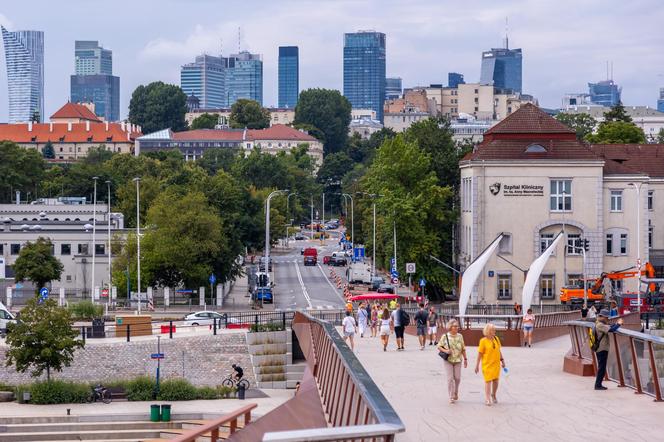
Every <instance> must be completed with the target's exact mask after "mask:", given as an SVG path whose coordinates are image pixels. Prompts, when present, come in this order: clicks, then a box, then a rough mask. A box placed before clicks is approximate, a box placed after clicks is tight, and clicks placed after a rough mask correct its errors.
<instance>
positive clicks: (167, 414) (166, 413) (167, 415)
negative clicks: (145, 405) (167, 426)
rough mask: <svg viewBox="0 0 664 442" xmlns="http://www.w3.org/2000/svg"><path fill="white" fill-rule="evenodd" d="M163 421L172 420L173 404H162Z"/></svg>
mask: <svg viewBox="0 0 664 442" xmlns="http://www.w3.org/2000/svg"><path fill="white" fill-rule="evenodd" d="M161 421H162V422H170V421H171V406H170V404H162V406H161Z"/></svg>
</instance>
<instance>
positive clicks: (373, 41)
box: [344, 31, 385, 122]
mask: <svg viewBox="0 0 664 442" xmlns="http://www.w3.org/2000/svg"><path fill="white" fill-rule="evenodd" d="M344 96H345V97H346V98H348V100H349V101H350V104H351V105H352V106H353V107H354V108H355V109H372V110H374V111H376V116H377V117H378V119H379V120H380V121H381V122H382V121H383V104H384V102H385V34H383V33H382V32H374V31H359V32H355V33H349V34H344Z"/></svg>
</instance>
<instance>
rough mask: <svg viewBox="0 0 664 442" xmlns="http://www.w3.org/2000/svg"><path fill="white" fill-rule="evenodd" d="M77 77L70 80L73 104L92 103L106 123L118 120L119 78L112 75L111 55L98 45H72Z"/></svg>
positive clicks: (79, 43)
mask: <svg viewBox="0 0 664 442" xmlns="http://www.w3.org/2000/svg"><path fill="white" fill-rule="evenodd" d="M74 59H75V64H76V74H75V75H72V76H71V78H70V92H71V96H70V99H71V101H72V102H73V103H86V102H92V103H94V105H95V113H96V114H97V115H98V116H100V117H102V118H103V119H104V120H106V121H119V120H120V77H116V76H114V75H113V52H112V51H111V50H109V49H104V48H102V47H101V46H99V42H98V41H88V40H85V41H79V40H77V41H76V42H75V43H74Z"/></svg>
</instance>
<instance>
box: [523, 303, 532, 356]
mask: <svg viewBox="0 0 664 442" xmlns="http://www.w3.org/2000/svg"><path fill="white" fill-rule="evenodd" d="M534 329H535V315H533V309H531V308H529V309H528V312H527V313H526V314H525V315H523V346H524V347H525V346H526V345H528V347H532V346H533V330H534Z"/></svg>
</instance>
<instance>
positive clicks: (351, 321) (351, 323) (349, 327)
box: [341, 312, 357, 351]
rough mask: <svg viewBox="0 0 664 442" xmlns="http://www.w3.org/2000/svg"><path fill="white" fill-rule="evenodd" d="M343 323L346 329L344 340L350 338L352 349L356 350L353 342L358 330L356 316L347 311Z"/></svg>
mask: <svg viewBox="0 0 664 442" xmlns="http://www.w3.org/2000/svg"><path fill="white" fill-rule="evenodd" d="M341 325H342V327H343V330H344V341H346V340H349V341H350V349H351V350H352V351H355V342H353V337H354V336H355V333H356V332H357V324H356V323H355V318H353V316H352V315H351V314H350V312H346V317H345V318H344V320H343V321H342V322H341Z"/></svg>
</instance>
